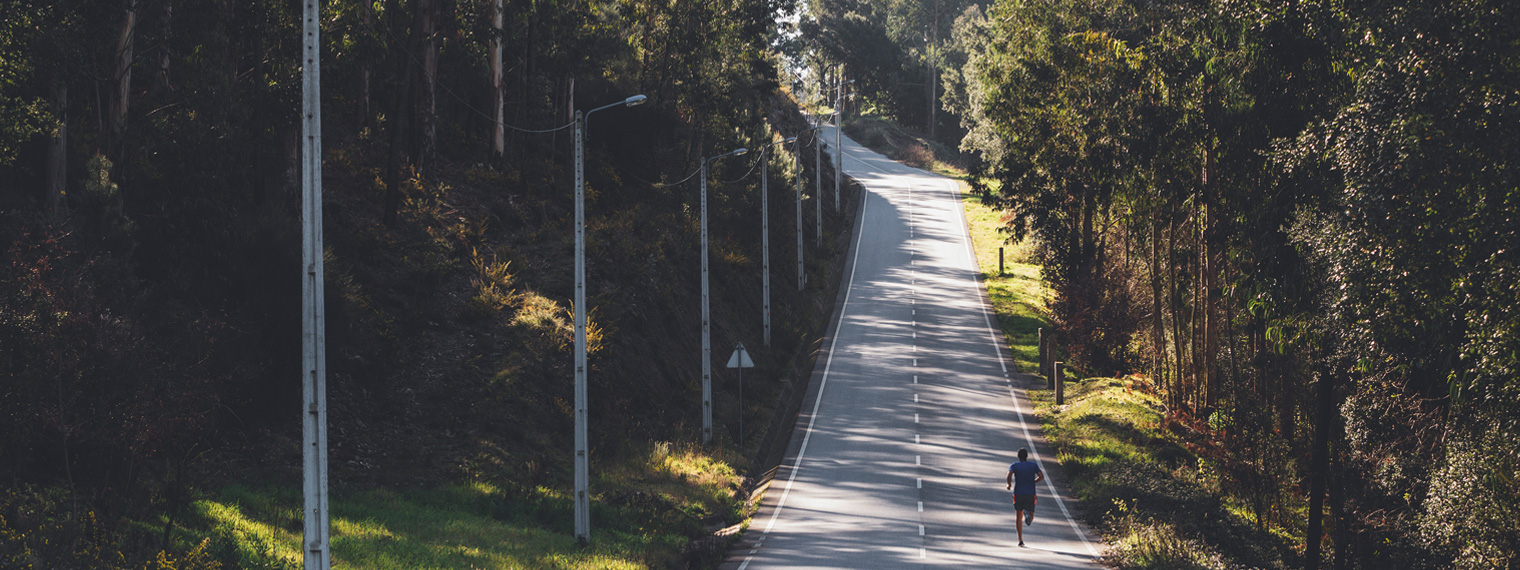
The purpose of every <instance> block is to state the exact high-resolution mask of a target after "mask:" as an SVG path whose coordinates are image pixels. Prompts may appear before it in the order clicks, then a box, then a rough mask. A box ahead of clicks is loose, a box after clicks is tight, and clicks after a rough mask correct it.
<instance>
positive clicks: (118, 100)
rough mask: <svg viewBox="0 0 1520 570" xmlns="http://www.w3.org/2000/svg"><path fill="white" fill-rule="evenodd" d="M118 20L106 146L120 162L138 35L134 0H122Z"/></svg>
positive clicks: (135, 1)
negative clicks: (119, 24) (119, 19)
mask: <svg viewBox="0 0 1520 570" xmlns="http://www.w3.org/2000/svg"><path fill="white" fill-rule="evenodd" d="M124 8H125V9H124V11H123V12H124V13H123V15H122V20H121V32H120V33H119V34H118V35H117V38H116V53H115V56H116V57H115V64H116V69H115V72H114V74H113V75H112V76H111V81H112V85H113V91H112V97H111V114H110V122H109V125H110V129H111V133H110V137H109V140H110V141H111V142H110V144H109V145H108V148H109V149H110V155H111V159H112V162H116V163H120V162H121V160H120V156H118V153H119V152H120V151H121V136H122V130H123V129H125V128H126V117H127V107H128V105H129V104H130V103H131V100H130V98H131V96H132V58H133V55H132V47H133V39H134V38H135V37H136V35H137V0H125V2H124Z"/></svg>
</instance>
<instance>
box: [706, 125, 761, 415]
mask: <svg viewBox="0 0 1520 570" xmlns="http://www.w3.org/2000/svg"><path fill="white" fill-rule="evenodd" d="M746 152H749V149H744V148H741V149H736V150H732V151H729V152H726V153H723V154H720V155H718V156H714V157H711V158H704V159H702V174H701V176H702V443H704V444H705V443H710V442H712V319H711V318H710V314H711V313H710V311H709V310H708V286H707V164H708V163H709V162H712V161H714V160H717V159H720V158H725V157H729V156H739V155H741V154H744V153H746Z"/></svg>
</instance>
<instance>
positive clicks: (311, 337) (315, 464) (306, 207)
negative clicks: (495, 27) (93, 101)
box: [301, 0, 332, 570]
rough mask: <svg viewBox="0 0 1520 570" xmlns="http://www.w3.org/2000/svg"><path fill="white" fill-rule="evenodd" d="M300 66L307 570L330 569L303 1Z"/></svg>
mask: <svg viewBox="0 0 1520 570" xmlns="http://www.w3.org/2000/svg"><path fill="white" fill-rule="evenodd" d="M305 4H306V7H305V11H304V13H303V22H302V40H303V41H302V44H303V45H302V55H303V56H305V57H304V59H305V62H304V65H302V66H301V134H302V135H304V136H303V137H302V139H303V142H304V143H305V144H302V145H301V222H302V225H301V267H302V269H303V273H304V275H303V276H302V280H301V376H302V378H301V380H302V381H301V386H302V390H301V395H302V404H303V409H302V412H303V413H302V417H303V418H304V420H303V421H302V423H301V444H302V445H301V457H302V460H303V463H304V465H303V467H302V491H303V495H304V499H305V500H304V505H305V507H304V508H303V509H302V511H301V515H302V516H301V519H302V523H303V524H302V526H303V528H302V538H301V544H302V548H301V555H302V556H301V557H302V559H303V560H304V562H305V568H306V570H329V569H330V568H331V567H332V553H331V552H330V551H329V546H328V545H329V541H328V537H329V532H328V516H329V515H328V513H329V512H330V511H329V510H328V498H327V354H326V352H327V330H326V316H325V311H326V307H324V306H323V301H322V278H323V277H322V275H323V267H322V81H321V80H322V74H321V51H320V44H318V43H317V42H318V33H319V32H320V29H319V25H318V24H319V22H320V19H321V5H320V4H318V3H317V0H306V2H305Z"/></svg>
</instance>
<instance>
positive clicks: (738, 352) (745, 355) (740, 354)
mask: <svg viewBox="0 0 1520 570" xmlns="http://www.w3.org/2000/svg"><path fill="white" fill-rule="evenodd" d="M728 367H729V368H754V367H755V361H754V360H752V359H750V357H749V351H747V350H744V343H742V342H741V343H739V345H738V346H735V347H734V353H733V355H731V356H729V357H728Z"/></svg>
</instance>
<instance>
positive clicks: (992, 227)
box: [958, 181, 1051, 373]
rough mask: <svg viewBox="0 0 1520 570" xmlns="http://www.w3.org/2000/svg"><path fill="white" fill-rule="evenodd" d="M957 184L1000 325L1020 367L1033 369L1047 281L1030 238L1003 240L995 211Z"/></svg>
mask: <svg viewBox="0 0 1520 570" xmlns="http://www.w3.org/2000/svg"><path fill="white" fill-rule="evenodd" d="M958 183H959V184H960V186H961V205H962V208H963V209H964V210H965V212H966V224H967V225H968V226H969V227H968V229H969V230H970V232H971V243H972V248H973V249H975V250H976V261H977V264H978V265H979V266H980V267H981V269H982V283H983V285H985V286H986V288H987V296H988V297H989V298H990V299H991V300H992V308H993V310H994V311H995V312H996V313H997V320H998V325H999V326H1000V327H1001V328H1002V330H1003V336H1004V337H1006V338H1007V339H1008V347H1009V349H1010V350H1011V351H1012V352H1013V360H1014V363H1015V365H1016V367H1017V369H1018V371H1019V372H1024V373H1033V372H1035V371H1036V369H1037V368H1038V367H1039V358H1040V328H1042V327H1045V328H1049V327H1050V326H1051V324H1050V319H1049V317H1047V316H1046V313H1045V298H1046V290H1045V281H1044V280H1043V279H1041V277H1040V266H1039V265H1037V264H1035V263H1033V262H1034V253H1033V247H1032V245H1031V244H1030V243H1029V242H1028V241H1023V242H1018V243H1012V244H1010V243H1007V237H1008V236H1007V235H1006V234H1003V233H1001V232H999V231H998V229H999V228H1001V227H1003V219H1002V216H1001V215H1000V214H999V212H997V211H995V210H993V209H992V208H989V207H987V206H986V205H985V204H982V200H981V198H977V197H976V196H973V195H971V189H970V187H969V186H968V185H967V184H966V183H965V182H964V181H958ZM999 250H1001V253H1000V252H999ZM1000 255H1001V257H1002V262H1001V263H999V259H998V258H999V256H1000ZM1000 265H1001V270H1000V267H999V266H1000Z"/></svg>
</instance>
